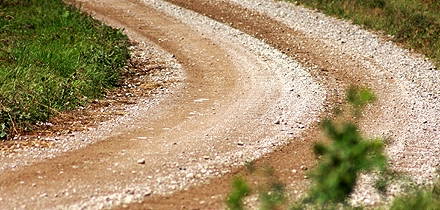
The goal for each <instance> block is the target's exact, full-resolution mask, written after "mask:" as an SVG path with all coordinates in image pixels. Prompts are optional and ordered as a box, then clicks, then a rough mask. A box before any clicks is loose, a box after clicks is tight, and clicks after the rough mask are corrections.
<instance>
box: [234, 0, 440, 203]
mask: <svg viewBox="0 0 440 210" xmlns="http://www.w3.org/2000/svg"><path fill="white" fill-rule="evenodd" d="M231 1H233V2H235V3H237V4H239V5H241V6H243V7H246V8H249V9H251V10H255V11H258V12H261V13H264V14H266V15H268V16H269V17H272V18H274V19H276V20H278V21H280V22H283V23H285V24H286V25H288V26H289V27H292V28H293V29H295V30H297V31H300V32H301V33H304V34H307V35H308V36H310V37H312V38H315V39H319V40H320V41H323V42H324V43H325V44H326V45H327V46H330V49H331V51H332V52H331V53H339V54H348V55H350V56H351V57H352V59H353V60H354V61H356V62H357V63H358V64H359V65H360V66H364V67H366V68H367V69H369V70H370V72H365V74H369V75H370V76H371V77H373V78H375V79H376V80H377V81H378V84H375V85H374V86H372V87H371V88H373V90H374V91H375V93H376V94H377V96H378V98H379V101H378V104H379V105H378V106H374V107H371V109H370V110H367V111H366V112H365V114H364V115H365V116H364V117H365V119H364V120H363V122H362V130H363V131H365V133H366V135H367V136H377V137H382V138H386V139H388V140H389V141H390V143H389V144H388V145H387V148H386V151H387V155H388V157H389V162H390V167H391V169H394V170H397V171H401V172H406V173H409V174H410V175H411V177H412V178H413V179H414V180H415V181H416V182H417V183H429V182H431V181H433V180H436V179H437V178H438V172H437V169H438V168H439V164H440V162H439V160H440V153H439V149H440V72H439V71H438V70H437V69H436V68H435V67H434V66H433V65H432V64H431V63H430V62H429V60H428V59H427V58H426V57H424V56H422V55H419V54H416V53H413V52H410V51H409V50H406V49H402V48H400V47H399V46H397V45H396V44H394V43H392V42H391V41H387V40H385V39H384V38H381V37H383V36H381V35H379V34H378V33H374V32H369V31H366V30H363V29H361V28H360V27H359V26H355V25H352V24H351V23H350V22H347V21H341V20H337V19H334V18H330V17H327V16H325V15H323V14H321V13H319V12H316V11H312V10H309V9H304V8H302V7H297V6H294V5H293V4H288V3H285V2H279V1H263V0H231ZM386 38H389V37H386ZM341 62H344V61H341ZM378 108H380V110H373V109H378ZM378 112H379V114H380V115H379V116H380V117H379V118H370V117H369V116H374V115H373V113H378ZM362 180H364V181H361V183H364V184H363V185H362V186H363V189H357V191H356V193H355V195H354V196H353V197H354V198H355V200H357V201H354V203H359V202H362V201H364V203H365V204H374V203H375V202H378V201H380V200H379V196H378V195H377V194H376V195H372V194H371V192H373V191H374V190H373V189H371V187H369V186H368V184H365V183H369V184H370V186H371V183H372V182H371V181H368V180H369V179H368V178H364V179H362ZM366 188H370V189H369V190H366ZM394 188H395V187H394ZM399 190H401V189H399ZM367 191H369V192H370V193H366V192H367ZM389 194H395V192H389Z"/></svg>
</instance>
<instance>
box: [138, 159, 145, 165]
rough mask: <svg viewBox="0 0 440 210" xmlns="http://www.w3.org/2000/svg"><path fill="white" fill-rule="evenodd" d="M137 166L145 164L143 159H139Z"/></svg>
mask: <svg viewBox="0 0 440 210" xmlns="http://www.w3.org/2000/svg"><path fill="white" fill-rule="evenodd" d="M137 163H138V164H145V158H142V159H139V160H138V161H137Z"/></svg>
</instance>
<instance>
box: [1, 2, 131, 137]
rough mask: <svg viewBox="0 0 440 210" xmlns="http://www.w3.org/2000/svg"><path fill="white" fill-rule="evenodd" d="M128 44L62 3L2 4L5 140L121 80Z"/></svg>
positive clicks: (102, 26)
mask: <svg viewBox="0 0 440 210" xmlns="http://www.w3.org/2000/svg"><path fill="white" fill-rule="evenodd" d="M128 46H129V42H128V39H127V37H126V36H125V35H123V34H122V33H121V32H120V31H119V30H114V29H112V28H110V27H107V26H105V25H103V24H102V23H100V22H98V21H96V20H94V19H92V18H91V17H90V16H88V15H85V14H82V13H81V12H80V11H79V10H78V9H76V8H75V7H73V6H68V5H66V4H65V3H63V2H62V1H61V0H26V1H21V0H5V1H0V138H6V137H7V136H8V135H9V134H13V133H16V132H19V131H23V130H26V129H30V126H31V125H32V124H34V123H36V122H39V121H44V120H46V119H48V118H49V117H50V116H51V115H53V114H55V113H58V112H60V111H62V110H65V109H69V108H74V107H77V106H79V105H81V104H83V103H84V102H85V101H87V99H88V98H96V97H100V96H101V95H102V94H103V91H104V90H105V89H106V88H109V87H111V86H112V85H114V84H116V82H117V81H118V74H119V70H120V69H121V68H122V67H123V66H124V65H125V63H126V61H127V58H128V56H129V54H128V53H129V52H128V50H127V47H128Z"/></svg>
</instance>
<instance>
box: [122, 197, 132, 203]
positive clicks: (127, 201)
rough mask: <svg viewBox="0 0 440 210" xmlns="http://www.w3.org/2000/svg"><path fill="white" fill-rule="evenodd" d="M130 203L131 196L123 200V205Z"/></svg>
mask: <svg viewBox="0 0 440 210" xmlns="http://www.w3.org/2000/svg"><path fill="white" fill-rule="evenodd" d="M131 202H133V196H127V197H125V199H124V203H126V204H129V203H131Z"/></svg>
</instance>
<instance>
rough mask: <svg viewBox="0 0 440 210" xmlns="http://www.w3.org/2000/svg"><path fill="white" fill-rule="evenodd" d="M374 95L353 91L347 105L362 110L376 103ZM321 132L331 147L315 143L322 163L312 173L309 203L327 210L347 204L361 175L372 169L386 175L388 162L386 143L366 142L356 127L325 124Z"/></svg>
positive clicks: (345, 124) (315, 148)
mask: <svg viewBox="0 0 440 210" xmlns="http://www.w3.org/2000/svg"><path fill="white" fill-rule="evenodd" d="M373 99H374V94H373V93H372V92H371V91H369V90H368V89H362V88H354V87H352V88H350V89H349V90H348V91H347V101H348V102H349V103H350V104H352V105H353V106H355V108H356V109H360V108H362V107H363V106H365V105H366V104H367V103H369V102H371V101H373ZM322 128H323V130H324V131H325V133H326V134H327V136H328V137H329V138H330V139H331V143H330V144H329V145H324V144H322V143H316V144H315V145H314V152H315V154H316V155H317V156H320V157H321V158H320V162H319V163H318V165H317V166H316V168H315V169H314V171H313V172H312V173H311V178H312V183H313V186H312V188H311V190H310V192H309V195H308V197H307V199H306V202H309V203H315V204H319V205H321V206H326V205H327V204H330V205H332V204H336V203H341V202H345V200H346V198H347V197H348V196H349V195H350V193H351V192H352V191H353V189H354V186H355V184H356V180H357V178H358V175H359V173H360V172H367V171H371V170H373V169H378V170H379V171H383V170H385V168H386V158H385V156H384V155H383V147H384V142H383V141H382V140H380V139H365V138H364V137H362V136H361V134H360V132H359V129H358V127H357V126H356V124H354V123H351V122H343V123H342V124H336V123H335V122H334V121H332V120H328V119H327V120H324V121H323V122H322Z"/></svg>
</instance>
